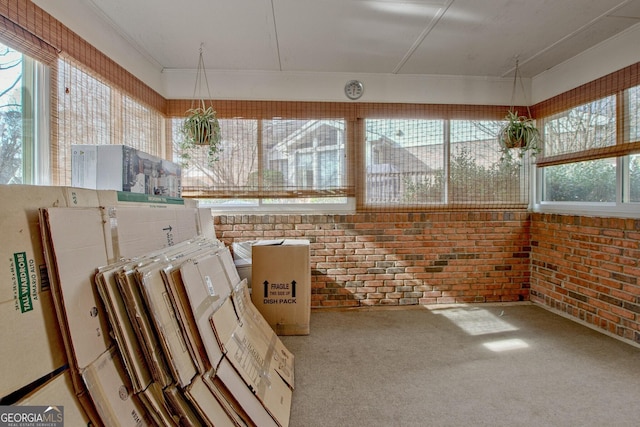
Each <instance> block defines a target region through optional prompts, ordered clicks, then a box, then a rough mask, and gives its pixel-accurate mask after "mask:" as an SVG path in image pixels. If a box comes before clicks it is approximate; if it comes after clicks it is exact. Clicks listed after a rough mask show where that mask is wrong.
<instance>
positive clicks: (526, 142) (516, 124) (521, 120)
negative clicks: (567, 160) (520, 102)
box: [498, 60, 542, 158]
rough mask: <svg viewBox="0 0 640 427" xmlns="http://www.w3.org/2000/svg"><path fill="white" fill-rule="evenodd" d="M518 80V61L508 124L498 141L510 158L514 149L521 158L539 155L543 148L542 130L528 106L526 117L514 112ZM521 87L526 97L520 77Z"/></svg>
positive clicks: (503, 128)
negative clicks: (527, 154)
mask: <svg viewBox="0 0 640 427" xmlns="http://www.w3.org/2000/svg"><path fill="white" fill-rule="evenodd" d="M517 80H518V61H517V60H516V70H515V74H514V76H513V91H512V93H511V107H510V108H509V111H508V112H507V115H506V117H505V121H506V123H505V124H504V126H502V127H501V128H500V131H499V132H498V141H499V142H500V144H501V145H502V152H503V154H504V157H508V158H511V157H512V154H511V151H512V150H514V149H517V150H520V151H519V152H518V155H519V157H523V156H524V155H525V154H526V153H527V152H531V153H533V155H536V154H538V153H539V152H540V150H541V146H542V136H541V134H540V130H539V129H538V128H537V127H536V122H535V120H534V119H533V118H532V117H531V111H530V110H529V106H528V104H527V115H526V116H521V115H519V114H518V111H517V110H514V107H513V104H514V100H515V93H516V82H517ZM520 85H521V86H522V92H523V93H525V95H526V92H525V90H524V85H523V84H522V77H520ZM525 102H526V99H525Z"/></svg>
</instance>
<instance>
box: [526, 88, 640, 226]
mask: <svg viewBox="0 0 640 427" xmlns="http://www.w3.org/2000/svg"><path fill="white" fill-rule="evenodd" d="M639 114H640V90H639V88H638V87H633V88H630V89H627V90H625V91H623V92H622V93H620V94H618V96H615V95H611V96H607V97H604V98H601V99H597V100H595V101H592V102H589V103H586V104H583V105H579V106H577V107H573V108H570V109H568V110H565V111H563V112H561V113H559V114H555V115H553V116H550V117H547V118H545V119H544V120H543V123H544V151H543V152H544V157H542V159H540V161H539V167H538V181H537V182H538V183H539V185H538V191H537V201H538V203H537V204H536V206H537V207H538V208H539V209H543V210H559V211H577V212H578V213H581V212H588V211H590V210H593V211H602V210H605V211H606V212H607V213H609V214H614V215H615V214H618V213H620V214H624V215H628V214H629V213H630V212H635V211H637V205H634V204H636V203H638V202H640V192H639V190H640V170H639V168H640V164H639V160H640V157H639V155H638V154H637V151H639V150H640V145H638V142H639V141H640V126H639V121H638V120H639V119H638V117H639ZM621 130H623V131H621ZM636 213H637V212H636Z"/></svg>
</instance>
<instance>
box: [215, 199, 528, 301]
mask: <svg viewBox="0 0 640 427" xmlns="http://www.w3.org/2000/svg"><path fill="white" fill-rule="evenodd" d="M215 226H216V233H217V235H218V238H219V239H221V240H222V241H223V242H224V243H225V244H226V245H229V246H231V244H232V243H233V242H234V241H235V242H239V241H246V240H258V239H274V238H299V239H308V240H309V241H310V242H311V270H312V279H311V281H312V296H311V298H312V302H311V304H312V306H314V307H326V306H332V307H336V306H340V307H349V306H359V305H412V304H436V303H453V302H498V301H522V300H528V298H529V274H530V268H529V261H530V259H529V255H530V246H529V241H530V234H529V214H528V213H526V212H522V211H517V212H451V213H442V212H440V213H362V214H350V215H221V216H216V217H215Z"/></svg>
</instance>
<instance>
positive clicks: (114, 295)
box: [95, 261, 152, 393]
mask: <svg viewBox="0 0 640 427" xmlns="http://www.w3.org/2000/svg"><path fill="white" fill-rule="evenodd" d="M125 265H126V262H125V261H122V262H120V263H117V264H111V265H109V266H106V267H101V268H99V269H98V272H97V274H96V276H95V285H96V288H97V289H98V293H99V294H100V298H101V299H102V302H103V303H104V307H105V311H106V312H107V318H108V319H109V330H110V331H111V336H112V337H113V338H114V340H115V343H116V345H117V347H118V351H119V353H120V356H121V358H122V362H123V364H124V368H125V371H126V372H127V375H128V376H129V378H130V379H131V384H132V385H133V391H134V392H135V393H139V392H141V391H143V390H146V389H147V388H148V387H149V385H150V384H151V380H152V377H151V371H150V370H149V365H148V364H147V362H146V358H145V355H144V351H143V349H142V344H141V343H140V341H139V340H138V337H137V335H136V333H135V330H134V327H133V324H132V322H131V320H130V318H129V314H128V312H127V308H126V306H125V302H124V299H123V298H122V294H121V293H120V290H119V289H118V282H117V276H118V274H119V272H120V269H121V268H122V267H123V266H125Z"/></svg>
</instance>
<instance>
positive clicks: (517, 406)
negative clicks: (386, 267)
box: [282, 304, 640, 427]
mask: <svg viewBox="0 0 640 427" xmlns="http://www.w3.org/2000/svg"><path fill="white" fill-rule="evenodd" d="M282 340H283V342H284V343H285V345H287V347H288V348H289V349H290V350H291V351H292V352H293V353H294V354H295V357H296V360H295V366H296V372H295V375H296V383H295V385H296V389H295V391H294V393H293V404H292V409H291V422H290V427H314V426H319V427H320V426H322V427H331V426H341V427H343V426H372V427H373V426H381V427H382V426H384V427H389V426H640V349H639V348H637V347H635V346H632V345H629V344H626V343H623V342H621V341H619V340H616V339H614V338H611V337H608V336H606V335H604V334H601V333H599V332H596V331H594V330H592V329H589V328H587V327H585V326H582V325H580V324H577V323H575V322H572V321H570V320H568V319H565V318H563V317H560V316H558V315H556V314H553V313H550V312H548V311H546V310H545V309H543V308H541V307H538V306H535V305H531V304H516V305H474V306H466V307H435V308H433V309H431V310H430V309H426V308H424V307H416V308H409V309H396V310H393V309H391V310H390V309H369V310H351V311H348V310H347V311H344V310H343V311H322V310H314V311H313V312H312V314H311V334H310V335H309V336H287V337H282Z"/></svg>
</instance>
